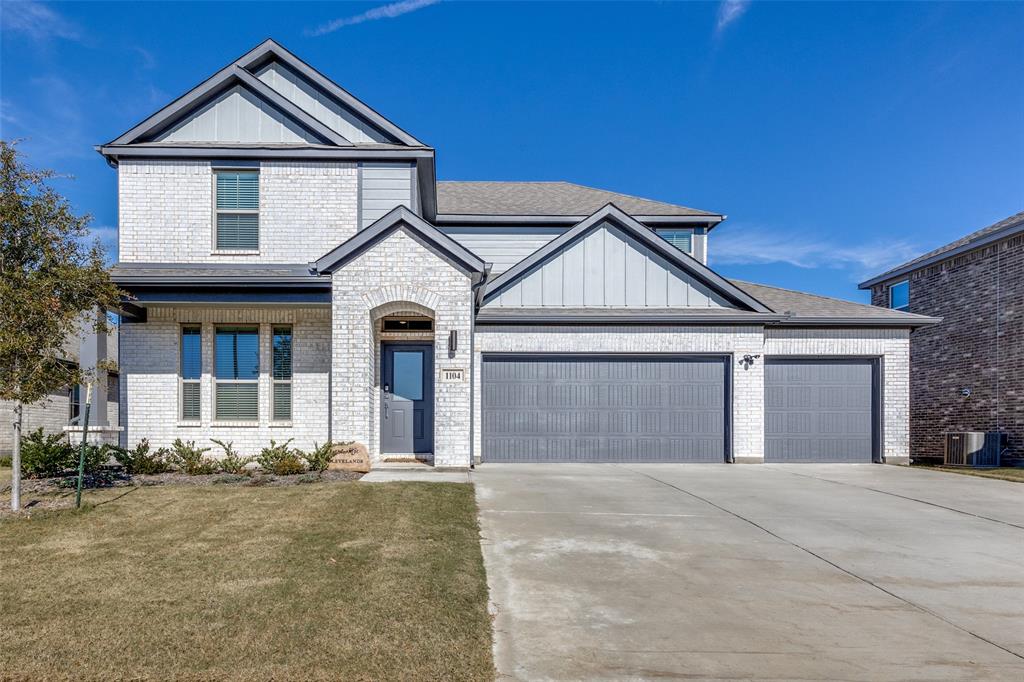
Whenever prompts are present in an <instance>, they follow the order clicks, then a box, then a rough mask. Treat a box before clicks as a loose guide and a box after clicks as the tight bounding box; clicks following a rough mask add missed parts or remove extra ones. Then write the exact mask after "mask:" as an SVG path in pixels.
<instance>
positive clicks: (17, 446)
mask: <svg viewBox="0 0 1024 682" xmlns="http://www.w3.org/2000/svg"><path fill="white" fill-rule="evenodd" d="M22 412H24V410H23V409H22V405H21V401H20V400H19V401H17V402H16V403H14V451H13V452H12V454H11V510H12V511H18V510H19V509H21V414H22Z"/></svg>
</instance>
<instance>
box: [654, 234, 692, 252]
mask: <svg viewBox="0 0 1024 682" xmlns="http://www.w3.org/2000/svg"><path fill="white" fill-rule="evenodd" d="M658 234H659V235H661V237H662V238H663V239H664V240H665V241H667V242H668V243H669V244H671V245H672V246H674V247H676V248H677V249H679V250H680V251H682V252H683V253H689V254H692V253H693V232H692V231H691V230H658Z"/></svg>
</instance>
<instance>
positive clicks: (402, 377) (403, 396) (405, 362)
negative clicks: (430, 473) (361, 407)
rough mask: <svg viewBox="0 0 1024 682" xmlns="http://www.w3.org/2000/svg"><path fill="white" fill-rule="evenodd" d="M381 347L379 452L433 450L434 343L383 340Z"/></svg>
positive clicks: (421, 451) (407, 452)
mask: <svg viewBox="0 0 1024 682" xmlns="http://www.w3.org/2000/svg"><path fill="white" fill-rule="evenodd" d="M381 351H382V352H381V381H380V388H381V401H380V406H381V407H380V409H381V430H380V450H381V452H382V453H385V454H387V453H392V454H396V453H401V454H413V453H417V454H419V453H431V452H433V449H434V347H433V346H432V345H430V344H421V343H416V344H412V343H402V344H398V343H386V344H383V345H382V347H381Z"/></svg>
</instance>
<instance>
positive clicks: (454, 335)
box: [448, 329, 459, 353]
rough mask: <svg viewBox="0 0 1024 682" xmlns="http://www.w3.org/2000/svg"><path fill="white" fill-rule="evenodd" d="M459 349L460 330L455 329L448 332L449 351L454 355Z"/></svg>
mask: <svg viewBox="0 0 1024 682" xmlns="http://www.w3.org/2000/svg"><path fill="white" fill-rule="evenodd" d="M458 349H459V330H458V329H453V330H451V331H450V332H448V350H449V351H450V352H452V353H454V352H455V351H457V350H458Z"/></svg>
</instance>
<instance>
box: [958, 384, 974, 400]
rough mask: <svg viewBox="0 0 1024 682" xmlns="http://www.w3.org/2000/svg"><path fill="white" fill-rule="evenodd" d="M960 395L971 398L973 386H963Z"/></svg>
mask: <svg viewBox="0 0 1024 682" xmlns="http://www.w3.org/2000/svg"><path fill="white" fill-rule="evenodd" d="M960 395H962V396H963V397H965V398H970V397H971V387H970V386H964V387H963V388H961V389H960Z"/></svg>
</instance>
